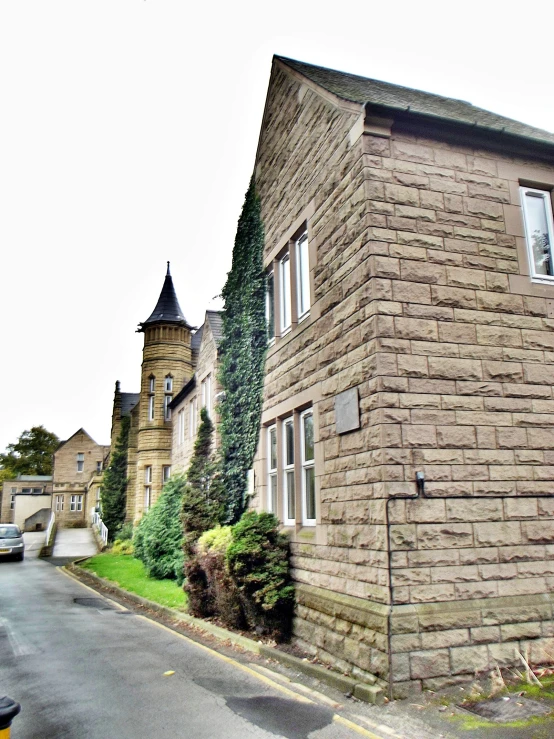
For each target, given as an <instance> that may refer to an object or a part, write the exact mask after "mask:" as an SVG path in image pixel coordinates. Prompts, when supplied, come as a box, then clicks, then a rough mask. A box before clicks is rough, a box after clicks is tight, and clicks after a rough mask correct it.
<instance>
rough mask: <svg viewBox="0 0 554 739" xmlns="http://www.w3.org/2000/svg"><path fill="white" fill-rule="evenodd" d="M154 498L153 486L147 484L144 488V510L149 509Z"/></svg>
mask: <svg viewBox="0 0 554 739" xmlns="http://www.w3.org/2000/svg"><path fill="white" fill-rule="evenodd" d="M151 498H152V488H151V487H150V485H146V486H145V488H144V510H145V511H147V510H148V509H149V508H150V501H151Z"/></svg>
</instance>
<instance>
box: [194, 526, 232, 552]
mask: <svg viewBox="0 0 554 739" xmlns="http://www.w3.org/2000/svg"><path fill="white" fill-rule="evenodd" d="M232 538H233V534H232V531H231V526H216V527H215V529H210V530H209V531H205V532H204V533H203V534H202V536H201V537H200V538H199V539H198V545H197V551H198V554H200V555H204V554H207V553H208V552H218V553H222V554H225V553H226V552H227V549H228V547H229V544H230V543H231V541H232Z"/></svg>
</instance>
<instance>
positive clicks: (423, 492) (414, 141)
mask: <svg viewBox="0 0 554 739" xmlns="http://www.w3.org/2000/svg"><path fill="white" fill-rule="evenodd" d="M255 178H256V185H257V190H258V194H259V196H260V198H261V205H262V216H263V220H264V224H265V232H266V240H265V254H264V259H265V266H266V268H267V274H268V281H269V290H268V321H269V323H270V326H271V329H272V336H271V342H270V347H269V350H268V355H267V361H266V380H265V389H264V403H263V414H262V429H261V435H260V442H259V447H258V453H257V458H256V462H255V479H256V498H255V500H254V505H256V506H257V507H259V508H261V509H265V510H270V511H274V512H275V513H276V514H277V515H278V516H279V518H280V520H281V522H282V523H283V526H284V527H285V530H286V531H287V532H288V533H289V535H290V540H291V545H292V551H293V559H292V562H293V574H294V578H295V580H296V585H297V591H296V592H297V599H298V610H297V618H296V621H295V628H294V633H295V636H296V638H297V639H298V640H299V642H300V643H301V644H302V645H303V646H304V647H305V648H306V649H308V650H310V651H311V652H312V653H313V654H316V655H317V656H318V657H319V658H320V659H322V660H325V661H328V662H329V663H332V664H333V665H335V666H337V667H339V668H340V669H341V670H344V671H347V672H351V673H353V674H358V675H364V674H365V675H367V676H368V678H369V676H370V675H376V676H378V677H379V678H381V679H383V680H385V681H389V683H392V684H393V686H394V692H395V693H396V694H397V695H402V694H404V693H406V692H407V691H409V690H413V689H420V688H433V689H435V688H440V687H443V686H445V685H448V684H453V683H456V682H459V681H463V680H467V679H469V678H471V676H472V675H473V674H474V672H475V671H476V670H477V671H480V670H486V669H489V668H492V667H494V666H495V665H497V664H498V665H507V664H511V663H513V662H514V659H515V658H514V648H519V649H521V650H522V651H524V650H525V649H527V648H528V649H529V654H530V658H531V659H532V660H533V661H539V662H540V661H541V660H544V659H549V660H550V661H551V658H552V654H554V636H552V634H553V628H554V627H553V621H552V609H553V606H554V596H553V595H552V592H553V590H554V396H553V391H552V385H553V382H554V258H553V257H554V255H553V253H552V243H553V242H554V226H553V222H552V192H553V190H554V135H553V134H550V133H547V132H544V131H541V130H538V129H535V128H532V127H530V126H527V125H525V124H522V123H517V122H515V121H512V120H509V119H506V118H502V117H501V116H497V115H495V114H493V113H489V112H487V111H484V110H481V109H478V108H475V107H473V106H471V105H470V104H468V103H464V102H461V101H457V100H452V99H449V98H444V97H440V96H436V95H431V94H428V93H423V92H419V91H416V90H411V89H408V88H403V87H398V86H395V85H391V84H387V83H383V82H376V81H374V80H370V79H365V78H362V77H357V76H354V75H349V74H344V73H341V72H337V71H333V70H328V69H323V68H321V67H315V66H312V65H308V64H303V63H300V62H296V61H293V60H290V59H284V58H280V57H276V58H275V59H274V62H273V68H272V72H271V79H270V84H269V91H268V96H267V101H266V108H265V114H264V119H263V124H262V129H261V133H260V139H259V145H258V152H257V157H256V165H255Z"/></svg>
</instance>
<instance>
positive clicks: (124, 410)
mask: <svg viewBox="0 0 554 739" xmlns="http://www.w3.org/2000/svg"><path fill="white" fill-rule="evenodd" d="M139 400H140V393H121V417H122V418H123V416H128V415H129V414H130V413H131V411H132V410H133V408H134V407H135V406H136V404H137V403H138V402H139Z"/></svg>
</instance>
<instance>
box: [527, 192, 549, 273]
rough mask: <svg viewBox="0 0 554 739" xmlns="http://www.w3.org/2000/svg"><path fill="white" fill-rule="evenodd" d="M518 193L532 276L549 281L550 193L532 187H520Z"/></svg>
mask: <svg viewBox="0 0 554 739" xmlns="http://www.w3.org/2000/svg"><path fill="white" fill-rule="evenodd" d="M520 193H521V202H522V205H523V216H524V222H525V236H526V241H527V250H528V253H529V262H530V264H531V273H532V277H535V278H536V279H539V280H541V279H542V280H544V281H545V282H551V281H552V279H553V278H554V263H553V258H552V244H553V237H554V225H553V223H552V200H551V193H550V192H548V191H547V190H536V189H534V188H532V187H521V188H520Z"/></svg>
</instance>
